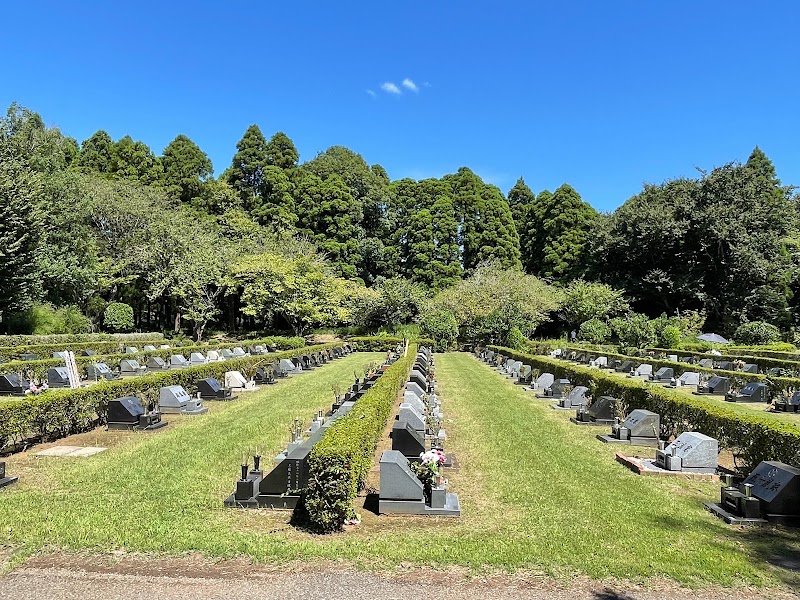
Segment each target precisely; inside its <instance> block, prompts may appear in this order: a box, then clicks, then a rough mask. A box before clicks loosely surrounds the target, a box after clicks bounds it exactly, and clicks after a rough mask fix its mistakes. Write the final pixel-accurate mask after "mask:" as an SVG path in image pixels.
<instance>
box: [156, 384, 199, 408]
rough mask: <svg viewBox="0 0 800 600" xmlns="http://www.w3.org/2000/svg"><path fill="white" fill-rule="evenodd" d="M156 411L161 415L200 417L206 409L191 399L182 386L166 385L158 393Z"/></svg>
mask: <svg viewBox="0 0 800 600" xmlns="http://www.w3.org/2000/svg"><path fill="white" fill-rule="evenodd" d="M158 410H160V411H161V412H162V413H170V414H183V415H202V414H203V413H205V412H208V408H206V407H205V406H203V403H202V402H201V401H200V400H197V399H196V398H192V397H191V396H190V395H189V392H187V391H186V390H185V389H184V388H183V386H180V385H168V386H164V387H162V388H161V389H160V390H159V392H158Z"/></svg>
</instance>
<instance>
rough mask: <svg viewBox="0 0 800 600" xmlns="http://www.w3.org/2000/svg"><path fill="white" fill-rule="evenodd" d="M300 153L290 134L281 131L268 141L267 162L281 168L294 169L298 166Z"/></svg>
mask: <svg viewBox="0 0 800 600" xmlns="http://www.w3.org/2000/svg"><path fill="white" fill-rule="evenodd" d="M299 158H300V154H298V152H297V148H295V147H294V142H292V140H291V139H290V138H289V136H288V135H286V134H285V133H283V132H282V131H279V132H278V133H276V134H275V135H273V136H272V138H270V140H269V142H268V143H267V164H268V165H270V166H273V167H278V168H279V169H283V170H286V169H292V168H294V167H296V166H297V161H298V159H299Z"/></svg>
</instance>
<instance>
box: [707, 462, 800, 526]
mask: <svg viewBox="0 0 800 600" xmlns="http://www.w3.org/2000/svg"><path fill="white" fill-rule="evenodd" d="M726 479H727V481H726V482H725V485H724V486H722V488H721V490H720V501H719V502H718V503H717V502H707V503H706V505H705V506H706V508H708V509H709V510H710V511H711V512H712V513H714V514H715V515H717V516H718V517H720V518H721V519H724V520H725V522H726V523H731V524H735V525H760V524H764V523H768V522H769V523H775V524H778V525H786V526H791V527H797V526H800V469H797V468H795V467H792V466H790V465H787V464H785V463H782V462H777V461H763V462H761V463H759V465H758V466H757V467H756V468H755V469H754V470H753V472H752V473H750V475H749V476H748V477H747V479H745V480H744V481H743V482H742V483H741V484H739V485H737V486H734V485H733V481H732V480H731V479H730V478H729V477H726Z"/></svg>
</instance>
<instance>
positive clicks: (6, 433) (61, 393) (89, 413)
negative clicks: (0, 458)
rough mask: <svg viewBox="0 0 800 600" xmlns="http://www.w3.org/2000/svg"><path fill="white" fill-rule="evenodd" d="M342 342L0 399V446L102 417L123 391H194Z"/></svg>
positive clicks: (152, 397) (150, 397)
mask: <svg viewBox="0 0 800 600" xmlns="http://www.w3.org/2000/svg"><path fill="white" fill-rule="evenodd" d="M341 345H342V344H341V343H332V344H320V345H317V346H308V347H304V348H301V349H292V350H288V351H285V352H276V353H273V354H267V355H263V356H250V357H245V358H238V359H233V360H228V361H225V362H214V363H209V364H206V365H198V366H196V367H186V368H183V369H175V370H170V371H163V372H158V373H150V374H147V375H142V376H140V377H130V378H125V379H121V380H117V381H101V382H98V383H95V384H94V385H91V386H89V387H87V388H80V389H77V390H67V389H64V390H50V391H48V392H47V393H45V394H41V395H34V396H26V397H24V398H20V399H8V400H4V401H3V402H2V403H0V450H2V449H3V448H5V447H6V446H8V445H9V444H13V445H15V446H17V445H21V444H24V443H25V442H26V441H28V440H34V439H43V440H48V439H55V438H59V437H64V436H66V435H70V434H73V433H77V432H80V431H85V430H87V429H90V428H91V427H94V426H95V425H97V424H102V423H105V422H106V412H107V408H108V402H109V401H110V400H113V399H115V398H120V397H122V396H140V397H142V398H143V399H144V400H146V401H149V402H153V403H154V402H155V401H156V400H157V399H158V392H159V390H160V388H161V387H162V386H166V385H182V386H183V387H184V388H186V390H187V391H188V392H189V393H190V394H193V392H194V391H195V386H194V383H195V381H197V380H198V379H204V378H206V377H214V378H216V379H222V377H223V376H224V374H225V372H226V371H236V370H239V371H252V370H255V368H257V367H258V366H261V365H264V364H268V363H274V362H278V361H280V359H282V358H291V357H293V356H298V355H301V354H308V353H311V352H316V351H319V350H323V349H327V348H335V347H338V346H341Z"/></svg>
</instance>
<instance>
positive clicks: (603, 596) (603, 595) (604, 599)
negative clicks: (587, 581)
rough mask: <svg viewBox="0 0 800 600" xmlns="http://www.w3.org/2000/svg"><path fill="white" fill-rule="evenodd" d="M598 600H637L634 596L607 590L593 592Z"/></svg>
mask: <svg viewBox="0 0 800 600" xmlns="http://www.w3.org/2000/svg"><path fill="white" fill-rule="evenodd" d="M592 596H594V597H595V598H596V599H597V600H636V598H634V597H633V596H629V595H628V594H626V593H624V592H617V591H615V590H612V589H609V588H606V589H604V590H603V591H600V592H592Z"/></svg>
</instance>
